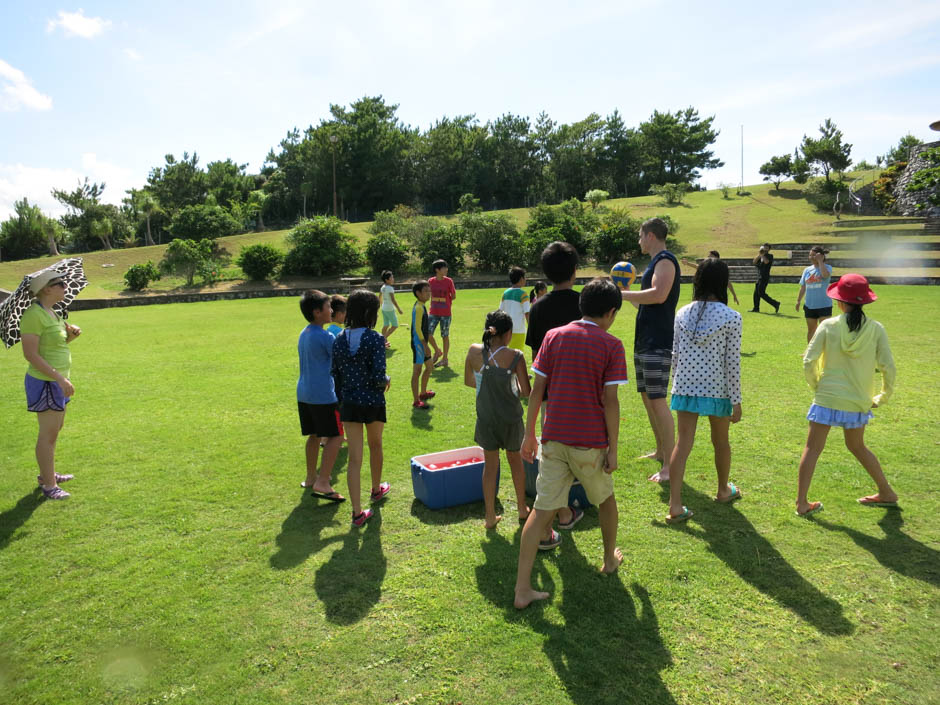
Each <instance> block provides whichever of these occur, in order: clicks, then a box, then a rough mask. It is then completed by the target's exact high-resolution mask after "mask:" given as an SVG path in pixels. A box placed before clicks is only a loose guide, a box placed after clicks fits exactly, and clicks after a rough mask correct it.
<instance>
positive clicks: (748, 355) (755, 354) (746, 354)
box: [741, 350, 757, 357]
mask: <svg viewBox="0 0 940 705" xmlns="http://www.w3.org/2000/svg"><path fill="white" fill-rule="evenodd" d="M741 357H757V351H756V350H755V351H754V352H749V353H746V352H743V353H741Z"/></svg>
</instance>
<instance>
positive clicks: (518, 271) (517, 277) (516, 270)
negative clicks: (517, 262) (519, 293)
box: [509, 267, 525, 286]
mask: <svg viewBox="0 0 940 705" xmlns="http://www.w3.org/2000/svg"><path fill="white" fill-rule="evenodd" d="M523 279H525V270H524V269H523V268H522V267H513V268H512V269H510V270H509V283H510V284H512V285H513V286H515V285H516V284H518V283H519V282H520V281H522V280H523Z"/></svg>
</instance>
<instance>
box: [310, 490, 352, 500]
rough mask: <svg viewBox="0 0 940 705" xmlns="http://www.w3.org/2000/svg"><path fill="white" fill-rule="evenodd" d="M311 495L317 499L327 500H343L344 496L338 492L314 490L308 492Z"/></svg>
mask: <svg viewBox="0 0 940 705" xmlns="http://www.w3.org/2000/svg"><path fill="white" fill-rule="evenodd" d="M310 495H311V496H313V497H317V498H319V499H325V500H327V501H329V502H345V501H346V498H345V497H343V495H341V494H340V493H339V492H317V491H316V490H314V491H313V492H311V493H310Z"/></svg>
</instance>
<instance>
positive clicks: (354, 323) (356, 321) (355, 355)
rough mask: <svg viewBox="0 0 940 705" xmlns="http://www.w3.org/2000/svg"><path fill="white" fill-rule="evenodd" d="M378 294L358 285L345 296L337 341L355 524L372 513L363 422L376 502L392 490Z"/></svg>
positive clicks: (336, 372) (386, 380)
mask: <svg viewBox="0 0 940 705" xmlns="http://www.w3.org/2000/svg"><path fill="white" fill-rule="evenodd" d="M378 314H379V299H378V297H377V296H376V295H375V294H373V293H372V292H371V291H366V290H365V289H359V290H357V291H354V292H353V293H352V294H351V295H350V296H349V299H348V300H347V301H346V328H345V329H344V330H343V332H342V333H340V334H339V335H338V336H337V337H336V340H335V341H334V342H333V377H334V379H335V380H336V386H337V389H338V390H342V391H341V394H340V395H339V396H340V398H341V399H342V402H341V404H340V419H342V421H343V426H344V427H345V429H346V439H347V441H348V442H349V468H348V469H347V471H346V480H347V482H348V485H349V499H350V501H351V502H352V510H353V511H352V523H353V526H362V525H363V524H365V523H366V522H367V521H368V520H369V517H371V516H372V510H371V509H363V508H362V503H361V500H360V497H359V495H360V481H359V471H360V470H361V469H362V438H363V426H364V427H365V434H366V436H367V439H368V443H369V468H370V470H371V471H372V492H371V494H370V501H372V502H376V501H378V500H380V499H382V498H383V497H385V495H387V494H388V493H389V490H391V486H390V485H389V484H388V483H387V482H382V462H383V456H382V431H383V430H384V429H385V392H386V391H388V387H389V378H388V375H386V374H385V338H383V337H382V336H381V335H380V334H379V333H376V332H375V330H373V329H374V328H375V323H376V320H377V319H378Z"/></svg>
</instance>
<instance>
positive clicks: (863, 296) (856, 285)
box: [826, 274, 878, 306]
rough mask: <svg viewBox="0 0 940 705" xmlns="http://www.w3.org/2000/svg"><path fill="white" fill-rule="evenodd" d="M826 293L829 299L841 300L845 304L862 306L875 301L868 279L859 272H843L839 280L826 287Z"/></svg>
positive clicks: (875, 297) (876, 298)
mask: <svg viewBox="0 0 940 705" xmlns="http://www.w3.org/2000/svg"><path fill="white" fill-rule="evenodd" d="M826 295H827V296H828V297H829V298H830V299H835V300H836V301H843V302H845V303H847V304H855V305H856V306H862V305H864V304H870V303H871V302H872V301H877V300H878V297H877V296H875V292H874V291H872V290H871V287H869V286H868V280H867V279H866V278H865V277H863V276H862V275H861V274H843V275H842V276H841V277H839V281H837V282H836V283H835V284H830V285H829V288H828V289H826Z"/></svg>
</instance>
